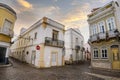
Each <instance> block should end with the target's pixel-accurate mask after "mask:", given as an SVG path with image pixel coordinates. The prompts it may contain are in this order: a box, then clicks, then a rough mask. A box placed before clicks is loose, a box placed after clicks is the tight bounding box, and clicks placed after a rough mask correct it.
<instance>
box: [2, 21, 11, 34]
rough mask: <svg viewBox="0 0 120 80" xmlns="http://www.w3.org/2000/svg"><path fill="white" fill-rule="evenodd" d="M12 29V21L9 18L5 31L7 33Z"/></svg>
mask: <svg viewBox="0 0 120 80" xmlns="http://www.w3.org/2000/svg"><path fill="white" fill-rule="evenodd" d="M11 30H12V22H10V21H9V20H5V22H4V26H3V31H4V32H5V33H7V34H9V33H10V31H11Z"/></svg>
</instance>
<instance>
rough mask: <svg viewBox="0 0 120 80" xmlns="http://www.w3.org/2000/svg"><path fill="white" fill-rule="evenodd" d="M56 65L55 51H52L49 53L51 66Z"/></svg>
mask: <svg viewBox="0 0 120 80" xmlns="http://www.w3.org/2000/svg"><path fill="white" fill-rule="evenodd" d="M56 65H57V53H52V54H51V66H56Z"/></svg>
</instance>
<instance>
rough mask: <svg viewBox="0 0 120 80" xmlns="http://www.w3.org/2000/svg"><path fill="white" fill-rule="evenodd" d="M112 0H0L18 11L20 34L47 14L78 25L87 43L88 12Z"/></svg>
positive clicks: (17, 22) (67, 25)
mask: <svg viewBox="0 0 120 80" xmlns="http://www.w3.org/2000/svg"><path fill="white" fill-rule="evenodd" d="M110 1H112V0H0V3H4V4H7V5H9V6H10V7H12V8H13V9H14V10H15V11H16V13H17V21H16V24H15V27H14V31H15V35H16V36H17V35H19V32H20V29H21V28H22V27H25V28H29V27H30V26H31V25H32V24H34V23H35V22H36V21H38V20H39V19H41V18H42V17H44V16H46V17H48V18H51V19H53V20H55V21H58V22H59V23H62V24H63V25H65V26H66V29H67V28H71V27H77V28H79V29H80V31H81V33H82V35H83V36H84V39H85V43H86V42H87V41H88V38H89V27H88V23H87V14H89V13H90V11H91V10H92V9H93V8H96V7H100V6H103V5H105V4H106V3H108V2H110Z"/></svg>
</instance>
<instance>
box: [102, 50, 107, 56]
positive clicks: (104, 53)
mask: <svg viewBox="0 0 120 80" xmlns="http://www.w3.org/2000/svg"><path fill="white" fill-rule="evenodd" d="M101 57H102V58H107V48H102V50H101Z"/></svg>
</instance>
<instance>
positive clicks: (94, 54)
mask: <svg viewBox="0 0 120 80" xmlns="http://www.w3.org/2000/svg"><path fill="white" fill-rule="evenodd" d="M93 57H94V58H98V49H97V48H95V49H94V51H93Z"/></svg>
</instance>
